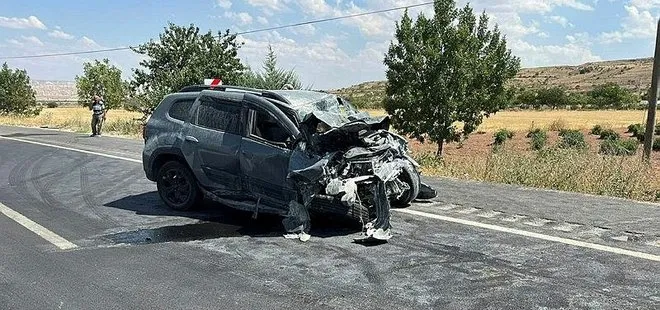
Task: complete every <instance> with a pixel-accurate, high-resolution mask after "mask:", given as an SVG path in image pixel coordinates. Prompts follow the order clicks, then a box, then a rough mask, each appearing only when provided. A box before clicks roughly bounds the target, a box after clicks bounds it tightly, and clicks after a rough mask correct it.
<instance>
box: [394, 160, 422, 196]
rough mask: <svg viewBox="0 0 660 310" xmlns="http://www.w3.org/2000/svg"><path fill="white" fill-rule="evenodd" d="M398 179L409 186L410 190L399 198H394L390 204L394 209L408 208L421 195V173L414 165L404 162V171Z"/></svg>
mask: <svg viewBox="0 0 660 310" xmlns="http://www.w3.org/2000/svg"><path fill="white" fill-rule="evenodd" d="M398 179H399V180H400V181H401V182H403V183H406V184H408V187H409V188H408V189H407V190H406V191H405V192H403V193H402V194H401V196H399V198H396V197H394V198H393V199H392V200H390V204H391V205H392V207H406V206H408V205H409V204H410V203H411V202H412V201H413V200H415V198H417V195H418V194H419V184H420V179H419V173H417V170H416V169H415V167H414V166H413V165H412V163H410V162H409V161H407V160H404V161H403V169H402V170H401V173H400V174H399V176H398Z"/></svg>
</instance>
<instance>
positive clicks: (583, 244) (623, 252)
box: [0, 136, 660, 261]
mask: <svg viewBox="0 0 660 310" xmlns="http://www.w3.org/2000/svg"><path fill="white" fill-rule="evenodd" d="M0 138H3V139H7V140H13V141H19V142H24V143H31V144H35V145H41V146H47V147H54V148H58V149H62V150H68V151H73V152H79V153H84V154H90V155H96V156H102V157H107V158H113V159H119V160H125V161H130V162H134V163H142V161H141V160H137V159H133V158H128V157H121V156H115V155H109V154H103V153H98V152H92V151H87V150H81V149H75V148H71V147H65V146H60V145H55V144H49V143H42V142H36V141H30V140H25V139H18V138H10V137H2V136H0ZM0 206H2V207H4V208H6V209H7V210H9V211H11V212H13V213H14V214H16V215H18V216H19V217H22V218H24V219H25V220H27V221H28V222H26V223H33V224H34V225H36V226H37V227H40V228H41V229H43V231H47V232H49V233H50V234H51V236H55V239H57V240H59V241H63V242H64V243H62V245H63V246H64V247H65V248H67V246H69V248H75V247H77V246H76V245H75V244H73V243H71V242H69V241H67V240H66V239H64V238H62V237H60V236H58V235H57V234H55V233H53V232H51V231H49V230H48V229H46V228H44V227H42V226H40V225H39V224H37V223H35V222H33V221H31V220H30V219H28V218H26V217H24V216H22V215H21V214H19V213H18V212H15V211H13V210H11V209H9V208H7V207H6V206H4V205H2V204H0ZM451 206H452V207H451V208H450V209H453V208H455V207H458V206H456V205H451ZM4 208H3V209H4ZM392 210H393V211H396V212H401V213H408V214H411V215H417V216H422V217H428V218H433V219H437V220H442V221H446V222H452V223H457V224H462V225H468V226H473V227H479V228H485V229H490V230H495V231H500V232H506V233H511V234H516V235H521V236H526V237H530V238H536V239H541V240H546V241H552V242H558V243H563V244H568V245H573V246H577V247H583V248H588V249H593V250H599V251H604V252H610V253H615V254H621V255H627V256H632V257H638V258H643V259H648V260H652V261H660V256H658V255H653V254H648V253H642V252H636V251H630V250H626V249H620V248H615V247H610V246H605V245H600V244H595V243H589V242H583V241H578V240H573V239H566V238H561V237H555V236H548V235H543V234H539V233H533V232H528V231H524V230H519V229H514V228H508V227H502V226H497V225H491V224H484V223H479V222H474V221H469V220H464V219H458V218H453V217H448V216H442V215H437V214H432V213H426V212H420V211H415V210H409V209H392ZM2 213H5V211H4V210H3V212H2ZM6 214H7V213H5V215H6ZM7 216H9V215H7ZM10 218H11V216H10ZM523 218H526V216H524V215H516V216H514V217H513V218H512V220H509V221H512V222H515V221H518V220H520V219H523ZM12 219H13V218H12ZM14 220H15V219H14ZM15 221H16V220H15ZM17 222H18V221H17ZM19 223H20V222H19ZM21 225H23V224H21ZM23 226H25V227H28V226H26V225H23ZM28 229H30V230H32V229H31V228H30V227H28ZM33 231H34V230H33ZM35 233H37V232H36V231H35ZM37 234H38V235H40V236H42V235H41V234H39V233H37ZM42 237H43V238H44V239H46V240H49V239H47V238H46V237H44V236H42ZM49 241H50V240H49ZM51 243H53V244H55V243H54V242H52V241H51ZM55 245H57V244H55ZM70 246H72V247H70ZM58 247H59V246H58ZM60 248H61V249H65V248H62V247H60Z"/></svg>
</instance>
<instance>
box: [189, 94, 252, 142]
mask: <svg viewBox="0 0 660 310" xmlns="http://www.w3.org/2000/svg"><path fill="white" fill-rule="evenodd" d="M240 113H241V107H239V106H237V105H234V104H231V103H228V102H223V101H221V100H218V99H215V98H202V99H201V101H200V104H199V107H198V109H197V118H196V122H195V125H198V126H201V127H206V128H209V129H214V130H219V131H224V132H227V133H233V134H240Z"/></svg>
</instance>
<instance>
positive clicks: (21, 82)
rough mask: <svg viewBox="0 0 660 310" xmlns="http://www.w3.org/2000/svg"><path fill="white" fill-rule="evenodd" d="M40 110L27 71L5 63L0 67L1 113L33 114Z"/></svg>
mask: <svg viewBox="0 0 660 310" xmlns="http://www.w3.org/2000/svg"><path fill="white" fill-rule="evenodd" d="M39 112H41V108H40V107H39V106H37V99H36V96H35V92H34V90H33V89H32V86H31V85H30V77H29V76H28V74H27V71H25V70H19V69H15V70H12V69H9V66H8V65H7V63H4V64H3V65H2V69H0V114H14V115H27V116H33V115H37V114H39Z"/></svg>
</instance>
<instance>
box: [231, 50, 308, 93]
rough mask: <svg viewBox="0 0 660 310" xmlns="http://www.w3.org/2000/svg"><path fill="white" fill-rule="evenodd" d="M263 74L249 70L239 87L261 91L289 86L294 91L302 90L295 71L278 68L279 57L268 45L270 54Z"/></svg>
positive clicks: (267, 55) (265, 62)
mask: <svg viewBox="0 0 660 310" xmlns="http://www.w3.org/2000/svg"><path fill="white" fill-rule="evenodd" d="M262 70H263V71H261V72H257V71H253V70H252V69H251V68H248V69H247V70H246V71H245V73H244V74H243V76H242V77H241V78H240V79H239V82H238V83H239V85H241V86H246V87H253V88H260V89H282V87H284V85H286V84H289V85H291V86H292V87H293V88H294V89H301V88H302V82H300V77H299V76H298V74H297V73H296V71H295V70H293V69H291V70H286V69H282V68H279V67H278V66H277V55H276V54H275V51H274V50H273V47H272V46H271V45H270V44H269V45H268V53H267V54H266V59H265V60H264V63H263V67H262Z"/></svg>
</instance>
